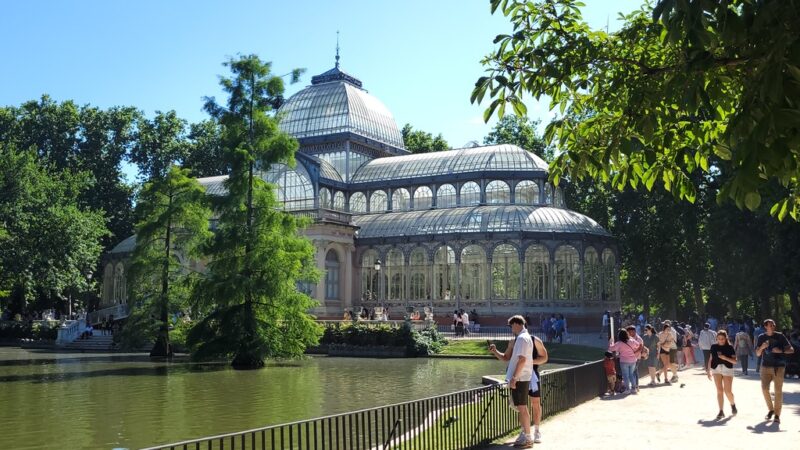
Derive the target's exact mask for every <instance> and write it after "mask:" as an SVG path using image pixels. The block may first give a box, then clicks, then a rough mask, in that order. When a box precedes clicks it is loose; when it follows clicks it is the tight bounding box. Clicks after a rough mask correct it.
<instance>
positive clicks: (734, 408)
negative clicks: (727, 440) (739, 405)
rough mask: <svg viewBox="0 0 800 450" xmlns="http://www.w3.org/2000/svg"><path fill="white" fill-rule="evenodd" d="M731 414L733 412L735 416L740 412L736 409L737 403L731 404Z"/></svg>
mask: <svg viewBox="0 0 800 450" xmlns="http://www.w3.org/2000/svg"><path fill="white" fill-rule="evenodd" d="M731 414H733V415H734V416H735V415H736V414H739V410H738V409H736V405H731Z"/></svg>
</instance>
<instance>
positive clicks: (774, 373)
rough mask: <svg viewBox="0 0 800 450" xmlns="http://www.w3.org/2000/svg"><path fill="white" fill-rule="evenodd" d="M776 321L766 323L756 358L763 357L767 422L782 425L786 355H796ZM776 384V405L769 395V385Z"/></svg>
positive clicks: (757, 342) (757, 346) (768, 320)
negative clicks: (777, 326)
mask: <svg viewBox="0 0 800 450" xmlns="http://www.w3.org/2000/svg"><path fill="white" fill-rule="evenodd" d="M775 328H776V327H775V321H774V320H772V319H767V320H765V321H764V330H765V331H764V333H763V334H761V335H759V336H758V339H757V340H756V356H760V357H761V372H760V373H761V393H762V394H764V400H765V401H766V402H767V409H768V412H767V416H766V417H765V419H766V420H770V419H772V416H773V415H774V416H775V418H774V419H773V421H774V423H776V424H779V423H781V417H780V416H781V407H782V406H783V375H784V373H785V372H786V355H791V354H792V353H794V348H793V347H792V344H790V343H789V340H788V339H786V336H784V335H783V333H779V332H777V331H775ZM770 383H774V384H775V403H774V405H773V402H772V398H771V397H770V395H769V384H770Z"/></svg>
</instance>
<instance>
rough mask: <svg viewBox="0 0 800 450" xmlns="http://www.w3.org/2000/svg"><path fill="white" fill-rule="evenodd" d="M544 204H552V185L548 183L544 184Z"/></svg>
mask: <svg viewBox="0 0 800 450" xmlns="http://www.w3.org/2000/svg"><path fill="white" fill-rule="evenodd" d="M544 204H545V205H547V206H553V185H551V184H550V183H545V184H544Z"/></svg>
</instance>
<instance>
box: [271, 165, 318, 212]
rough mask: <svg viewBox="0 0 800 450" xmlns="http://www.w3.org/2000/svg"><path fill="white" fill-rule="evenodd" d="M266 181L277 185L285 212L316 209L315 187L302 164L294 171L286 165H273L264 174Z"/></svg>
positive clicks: (279, 199) (279, 198)
mask: <svg viewBox="0 0 800 450" xmlns="http://www.w3.org/2000/svg"><path fill="white" fill-rule="evenodd" d="M262 177H263V178H264V180H266V181H268V182H270V183H272V184H274V185H276V186H277V187H278V189H277V195H278V201H279V202H280V203H281V204H282V205H283V209H285V210H298V209H311V208H313V207H314V186H313V185H312V184H311V178H310V177H309V176H308V172H306V170H305V168H304V167H303V165H302V164H297V166H296V167H295V168H294V169H292V168H291V167H289V166H287V165H286V164H280V163H276V164H273V165H272V166H271V167H270V168H269V170H267V171H266V172H264V173H262Z"/></svg>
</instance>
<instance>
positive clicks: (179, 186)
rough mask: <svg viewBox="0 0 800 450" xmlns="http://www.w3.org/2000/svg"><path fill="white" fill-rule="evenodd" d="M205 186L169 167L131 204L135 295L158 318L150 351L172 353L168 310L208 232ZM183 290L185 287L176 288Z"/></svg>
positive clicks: (175, 303)
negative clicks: (134, 226)
mask: <svg viewBox="0 0 800 450" xmlns="http://www.w3.org/2000/svg"><path fill="white" fill-rule="evenodd" d="M206 202H207V201H206V198H205V190H204V189H203V187H202V186H200V184H199V183H198V182H197V180H195V179H193V178H189V170H188V169H180V168H178V167H176V166H170V167H169V170H168V171H167V173H166V175H164V176H163V177H159V178H154V179H152V181H150V182H149V183H147V184H145V185H144V187H143V188H142V191H141V193H140V195H139V199H138V202H137V205H136V216H137V218H138V222H137V224H136V248H135V249H134V252H133V259H132V261H131V262H132V270H131V272H132V274H133V278H134V280H135V283H134V286H135V292H136V293H137V297H138V298H137V300H138V301H141V302H142V303H143V304H144V309H145V310H152V311H153V312H154V313H155V314H154V315H155V317H157V318H158V336H157V338H156V342H155V344H154V346H153V349H152V350H151V351H150V356H172V348H171V346H170V341H169V313H170V312H175V310H176V309H178V308H179V307H180V305H181V304H182V303H183V304H185V301H186V299H185V298H178V297H179V296H178V295H176V293H177V292H179V291H181V289H179V287H180V286H176V285H179V284H180V283H181V282H182V281H185V280H186V279H187V275H190V274H191V272H190V268H189V261H191V260H192V259H195V258H197V257H198V256H199V251H198V249H199V247H200V245H201V244H203V243H204V242H206V240H207V239H208V238H209V237H210V235H211V232H210V231H209V230H208V221H209V219H210V218H211V211H210V209H209V208H208V207H207V206H206ZM182 291H183V292H185V290H182Z"/></svg>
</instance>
